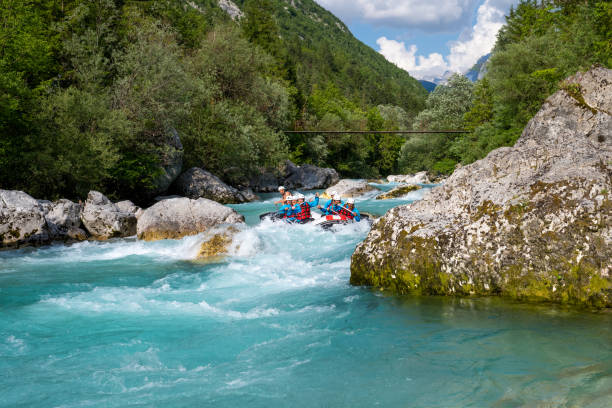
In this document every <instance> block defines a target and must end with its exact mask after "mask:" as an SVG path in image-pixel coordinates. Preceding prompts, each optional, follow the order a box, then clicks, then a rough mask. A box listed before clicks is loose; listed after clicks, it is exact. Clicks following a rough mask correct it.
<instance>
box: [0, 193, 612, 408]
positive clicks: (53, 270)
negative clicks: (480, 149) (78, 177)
mask: <svg viewBox="0 0 612 408" xmlns="http://www.w3.org/2000/svg"><path fill="white" fill-rule="evenodd" d="M377 187H378V188H380V189H383V190H387V189H389V188H391V187H392V185H377ZM422 194H423V190H421V191H417V192H413V193H411V195H409V196H407V197H404V198H403V199H397V200H385V201H376V200H374V199H373V196H370V197H365V198H364V199H362V200H360V201H358V203H357V206H358V208H359V209H360V210H361V211H368V212H371V213H375V214H379V215H380V214H383V213H384V212H385V211H386V210H387V209H389V208H391V207H392V206H395V205H399V204H403V203H407V202H410V201H412V200H415V199H419V198H420V197H421V196H422ZM272 200H273V198H272V197H271V196H265V197H264V201H260V202H255V203H250V204H244V205H235V206H233V207H234V208H235V209H237V210H238V211H239V212H241V213H243V214H244V215H245V217H246V220H247V224H248V226H247V227H246V228H244V229H243V230H242V232H240V233H239V234H238V237H237V241H236V242H237V243H238V244H239V245H237V246H236V247H235V248H234V250H233V255H232V256H231V257H229V258H227V259H225V260H223V261H220V262H217V263H212V264H210V263H208V264H205V263H199V262H194V261H193V258H194V257H195V255H196V254H197V252H198V248H199V243H200V242H201V240H202V237H199V236H195V237H188V238H184V239H182V240H176V241H172V240H168V241H159V242H141V241H137V240H135V239H126V240H117V241H112V242H83V243H78V244H74V245H53V246H50V247H45V248H26V249H21V250H17V251H6V252H0V407H127V406H130V407H207V406H211V407H246V406H248V407H371V406H381V407H499V408H502V407H503V408H505V407H593V408H595V407H601V408H609V407H611V406H612V315H611V314H610V313H606V312H599V313H592V312H589V311H578V310H574V309H567V308H562V307H559V306H554V305H526V304H519V303H515V302H511V301H508V300H501V299H496V298H479V299H455V298H440V297H414V296H407V297H393V296H388V295H385V294H384V293H382V292H378V291H372V290H370V289H367V288H358V287H352V286H350V285H349V283H348V282H349V277H350V271H349V267H350V256H351V254H352V253H353V250H354V248H355V246H356V245H357V244H358V243H359V242H360V241H361V240H363V239H364V238H365V236H366V235H367V233H368V229H369V227H368V225H367V224H366V223H364V222H362V223H359V224H355V225H351V226H346V227H343V228H339V229H338V230H336V231H333V232H332V231H323V230H320V229H317V228H316V227H314V226H309V225H304V226H291V227H288V226H286V225H283V224H279V223H277V224H273V223H271V222H264V223H260V222H259V218H258V214H260V213H263V212H267V211H271V210H272V209H273V208H274V205H273V204H272Z"/></svg>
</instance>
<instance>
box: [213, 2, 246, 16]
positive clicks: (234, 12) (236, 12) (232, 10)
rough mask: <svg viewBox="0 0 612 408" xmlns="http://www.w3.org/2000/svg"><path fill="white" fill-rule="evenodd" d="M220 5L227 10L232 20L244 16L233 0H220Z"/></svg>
mask: <svg viewBox="0 0 612 408" xmlns="http://www.w3.org/2000/svg"><path fill="white" fill-rule="evenodd" d="M219 7H220V8H221V9H222V10H223V11H225V12H226V13H227V14H228V15H229V16H230V18H231V19H232V20H240V19H241V18H242V17H244V13H243V12H242V10H240V8H238V6H237V5H236V3H234V2H233V1H232V0H219Z"/></svg>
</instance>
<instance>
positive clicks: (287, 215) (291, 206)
mask: <svg viewBox="0 0 612 408" xmlns="http://www.w3.org/2000/svg"><path fill="white" fill-rule="evenodd" d="M286 202H287V204H285V205H283V206H282V207H281V208H280V210H278V214H279V215H280V216H282V218H283V220H285V221H287V222H296V221H297V219H296V215H297V214H298V213H299V212H300V206H299V205H297V197H295V196H291V195H290V196H287V201H286Z"/></svg>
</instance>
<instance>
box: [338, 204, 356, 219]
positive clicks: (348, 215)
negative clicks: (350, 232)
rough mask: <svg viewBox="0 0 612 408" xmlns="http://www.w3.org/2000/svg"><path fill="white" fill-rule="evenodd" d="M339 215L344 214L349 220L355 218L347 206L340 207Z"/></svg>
mask: <svg viewBox="0 0 612 408" xmlns="http://www.w3.org/2000/svg"><path fill="white" fill-rule="evenodd" d="M340 215H344V216H345V217H346V218H348V219H349V220H352V219H353V218H355V216H354V215H353V213H352V212H351V211H350V210H349V209H348V208H346V207H342V208H341V209H340Z"/></svg>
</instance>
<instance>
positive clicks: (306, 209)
mask: <svg viewBox="0 0 612 408" xmlns="http://www.w3.org/2000/svg"><path fill="white" fill-rule="evenodd" d="M300 208H301V209H302V211H300V212H299V214H297V215H296V216H295V218H297V220H298V221H304V220H307V219H309V218H310V204H308V203H301V204H300Z"/></svg>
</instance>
